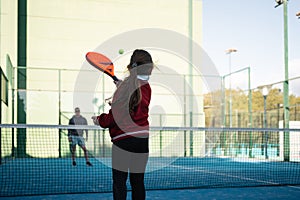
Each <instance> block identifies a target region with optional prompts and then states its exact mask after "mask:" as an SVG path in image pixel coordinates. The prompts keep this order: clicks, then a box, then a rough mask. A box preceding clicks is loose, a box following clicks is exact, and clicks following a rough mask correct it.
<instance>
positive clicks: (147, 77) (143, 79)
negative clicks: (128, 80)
mask: <svg viewBox="0 0 300 200" xmlns="http://www.w3.org/2000/svg"><path fill="white" fill-rule="evenodd" d="M137 78H138V79H140V80H142V81H148V80H149V79H150V76H149V75H137Z"/></svg>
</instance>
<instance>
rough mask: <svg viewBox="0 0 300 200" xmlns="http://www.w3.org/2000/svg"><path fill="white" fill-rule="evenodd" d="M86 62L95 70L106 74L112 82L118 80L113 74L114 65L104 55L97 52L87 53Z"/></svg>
mask: <svg viewBox="0 0 300 200" xmlns="http://www.w3.org/2000/svg"><path fill="white" fill-rule="evenodd" d="M86 60H87V61H88V62H89V63H90V64H91V65H93V66H94V67H95V68H96V69H98V70H100V71H102V72H104V73H106V74H107V75H109V76H110V77H112V78H113V79H114V80H118V79H117V77H116V76H115V72H114V64H113V63H112V61H111V60H110V59H109V58H107V57H106V56H105V55H103V54H101V53H97V52H88V53H87V54H86Z"/></svg>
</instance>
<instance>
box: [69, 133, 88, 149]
mask: <svg viewBox="0 0 300 200" xmlns="http://www.w3.org/2000/svg"><path fill="white" fill-rule="evenodd" d="M71 138H72V146H75V145H78V146H80V147H85V141H84V138H83V137H82V136H76V135H72V136H71Z"/></svg>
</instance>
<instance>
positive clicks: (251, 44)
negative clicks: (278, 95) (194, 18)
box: [203, 0, 300, 94]
mask: <svg viewBox="0 0 300 200" xmlns="http://www.w3.org/2000/svg"><path fill="white" fill-rule="evenodd" d="M275 5H276V3H275V1H274V0H251V1H249V0H248V1H247V0H226V1H224V0H223V1H220V0H203V47H204V49H205V50H206V52H207V53H208V55H209V56H210V57H211V58H212V60H213V61H214V63H215V65H216V66H217V68H218V70H219V73H220V74H221V75H224V74H227V73H229V61H228V60H229V58H228V55H226V54H225V50H226V49H228V48H236V49H237V50H238V52H237V53H234V54H232V71H235V70H238V69H240V68H243V67H247V66H251V70H252V74H251V75H252V76H251V78H252V88H254V87H257V86H260V85H264V84H270V83H274V82H278V81H282V80H283V79H284V54H283V44H284V42H283V30H284V29H283V6H280V7H277V8H274V6H275ZM299 11H300V0H290V1H289V2H288V26H289V72H290V73H289V74H290V77H296V76H300V19H298V18H297V17H296V13H298V12H299ZM235 77H236V79H239V77H238V76H235ZM245 78H246V76H245V75H241V76H240V80H238V81H237V80H236V81H237V82H236V85H239V82H240V84H241V85H240V86H241V88H242V89H244V88H245V86H246V85H245V84H246V83H247V82H246V79H245ZM297 85H300V83H299V84H297ZM291 90H294V92H295V93H297V94H299V93H300V86H296V85H295V84H294V85H293V88H292V89H291Z"/></svg>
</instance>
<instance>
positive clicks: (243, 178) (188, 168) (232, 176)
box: [171, 165, 300, 189]
mask: <svg viewBox="0 0 300 200" xmlns="http://www.w3.org/2000/svg"><path fill="white" fill-rule="evenodd" d="M171 166H173V167H174V168H181V169H186V170H193V171H198V172H205V173H209V174H217V175H221V176H227V177H231V178H238V179H241V180H247V181H256V182H261V183H267V184H271V185H280V184H279V183H273V182H269V181H262V180H256V179H252V178H246V177H241V176H234V175H229V174H224V173H219V172H213V171H209V170H205V169H193V168H190V167H183V166H178V165H171ZM288 187H290V186H288ZM299 189H300V188H299Z"/></svg>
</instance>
